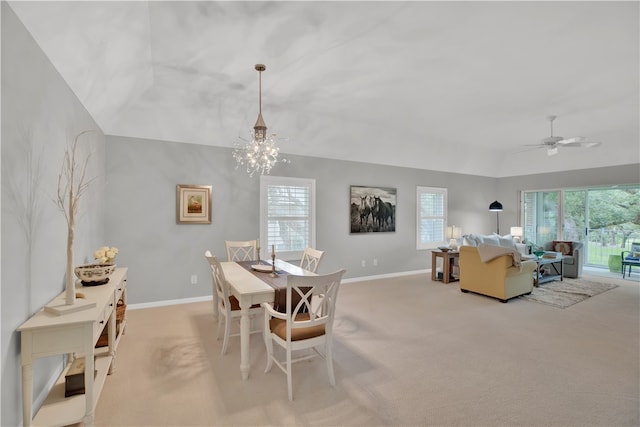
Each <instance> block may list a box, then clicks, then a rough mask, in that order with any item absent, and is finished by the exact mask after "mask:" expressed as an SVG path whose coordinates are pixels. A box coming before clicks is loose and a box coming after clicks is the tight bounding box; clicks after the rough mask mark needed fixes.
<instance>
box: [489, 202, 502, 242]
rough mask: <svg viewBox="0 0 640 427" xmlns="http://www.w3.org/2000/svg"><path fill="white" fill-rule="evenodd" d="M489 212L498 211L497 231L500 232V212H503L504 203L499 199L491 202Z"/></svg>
mask: <svg viewBox="0 0 640 427" xmlns="http://www.w3.org/2000/svg"><path fill="white" fill-rule="evenodd" d="M489 212H495V213H496V233H497V234H500V217H499V216H498V215H500V214H499V212H502V203H500V202H499V201H497V200H496V201H495V202H493V203H491V204H490V205H489Z"/></svg>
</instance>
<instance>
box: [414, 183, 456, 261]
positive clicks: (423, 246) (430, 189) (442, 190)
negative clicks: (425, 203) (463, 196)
mask: <svg viewBox="0 0 640 427" xmlns="http://www.w3.org/2000/svg"><path fill="white" fill-rule="evenodd" d="M424 193H429V194H442V196H443V205H444V211H443V216H442V217H437V218H442V219H443V221H444V230H443V232H445V233H446V229H447V224H448V223H447V216H448V212H449V207H448V201H447V200H448V190H447V189H446V188H440V187H423V186H417V187H416V249H418V250H420V249H435V248H437V247H438V246H441V245H444V244H446V236H445V235H443V236H442V239H443V240H441V241H430V242H426V243H423V242H421V241H420V235H421V231H422V230H421V221H420V220H421V219H422V213H421V212H420V195H421V194H424ZM434 218H436V217H434Z"/></svg>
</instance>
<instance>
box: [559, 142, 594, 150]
mask: <svg viewBox="0 0 640 427" xmlns="http://www.w3.org/2000/svg"><path fill="white" fill-rule="evenodd" d="M598 145H600V142H596V141H582V142H568V143H566V144H562V146H563V147H578V148H592V147H597V146H598Z"/></svg>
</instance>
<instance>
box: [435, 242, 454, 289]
mask: <svg viewBox="0 0 640 427" xmlns="http://www.w3.org/2000/svg"><path fill="white" fill-rule="evenodd" d="M459 256H460V252H458V251H455V252H454V251H447V252H442V251H441V250H434V251H431V280H433V281H436V280H442V283H449V282H456V281H458V279H456V278H455V277H453V276H452V272H453V265H454V264H455V262H456V261H455V260H456V259H457V258H458V257H459ZM438 258H442V279H438V276H437V272H436V266H437V260H438Z"/></svg>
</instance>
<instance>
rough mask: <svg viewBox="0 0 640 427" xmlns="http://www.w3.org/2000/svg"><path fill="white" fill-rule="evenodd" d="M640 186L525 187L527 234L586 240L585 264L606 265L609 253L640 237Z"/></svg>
mask: <svg viewBox="0 0 640 427" xmlns="http://www.w3.org/2000/svg"><path fill="white" fill-rule="evenodd" d="M639 195H640V186H638V185H637V184H632V185H616V186H613V187H601V188H568V189H556V190H544V191H523V192H522V224H523V227H524V237H525V238H526V239H527V240H528V241H531V242H533V243H535V244H537V245H543V244H544V243H546V242H550V241H552V240H573V241H580V242H583V244H584V246H583V249H582V251H583V254H584V256H583V257H582V260H583V261H584V263H585V265H589V266H596V267H608V263H609V258H610V256H612V255H614V256H619V255H620V252H621V251H622V250H628V248H629V245H630V243H631V242H633V241H635V240H636V239H639V238H640V198H639V197H638V196H639Z"/></svg>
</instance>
